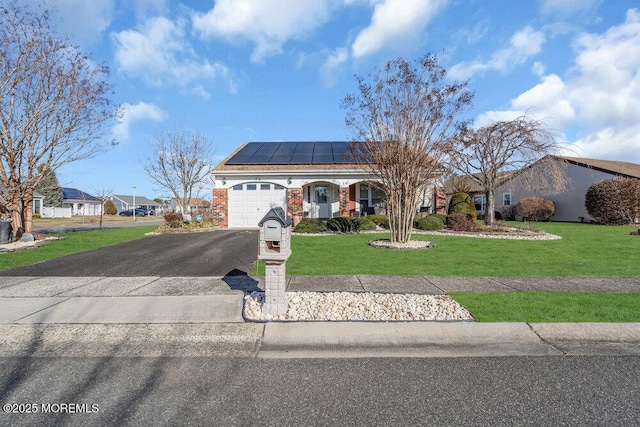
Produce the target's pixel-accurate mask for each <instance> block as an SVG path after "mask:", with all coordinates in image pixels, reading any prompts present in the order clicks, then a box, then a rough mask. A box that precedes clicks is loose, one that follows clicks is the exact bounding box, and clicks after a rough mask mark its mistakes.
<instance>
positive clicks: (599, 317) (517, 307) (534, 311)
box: [450, 292, 640, 323]
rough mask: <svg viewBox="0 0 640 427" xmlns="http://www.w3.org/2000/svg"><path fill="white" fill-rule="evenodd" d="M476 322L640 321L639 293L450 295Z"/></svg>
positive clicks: (462, 293) (487, 293)
mask: <svg viewBox="0 0 640 427" xmlns="http://www.w3.org/2000/svg"><path fill="white" fill-rule="evenodd" d="M450 295H451V297H452V298H453V299H454V300H456V301H457V302H459V303H460V304H461V305H462V306H463V307H465V308H466V309H467V310H469V312H471V314H472V315H473V317H474V318H475V319H476V320H477V321H478V322H532V323H536V322H537V323H545V322H640V293H637V292H636V293H598V292H452V293H451V294H450Z"/></svg>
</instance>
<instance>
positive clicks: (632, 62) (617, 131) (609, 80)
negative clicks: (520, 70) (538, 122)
mask: <svg viewBox="0 0 640 427" xmlns="http://www.w3.org/2000/svg"><path fill="white" fill-rule="evenodd" d="M638 46H640V13H639V12H638V11H637V10H635V9H630V10H629V11H628V12H627V16H626V20H625V22H624V23H622V24H621V25H619V26H613V27H611V28H609V29H608V30H607V31H606V32H604V33H602V34H583V35H580V36H579V37H577V39H576V40H575V44H574V47H575V49H576V53H577V54H576V58H575V60H574V66H573V67H572V69H571V70H570V72H569V77H568V78H566V79H565V80H564V81H563V80H562V79H561V78H560V77H559V76H557V75H555V74H551V75H547V76H544V77H542V79H541V82H540V83H539V84H538V85H536V86H534V87H533V88H531V89H529V90H527V91H526V92H524V93H522V94H521V95H519V96H518V97H516V98H515V99H513V100H512V101H511V110H507V111H489V112H486V113H484V114H482V115H480V116H479V117H478V118H477V119H476V123H482V124H486V123H487V122H488V121H490V120H499V119H496V118H497V117H510V116H517V115H519V114H521V113H522V112H530V113H531V115H534V116H535V117H537V118H550V119H551V120H552V123H553V124H554V125H555V126H556V127H564V129H563V130H564V131H565V133H566V132H568V131H569V130H568V129H569V126H571V130H572V131H575V132H576V134H575V135H568V136H567V140H568V142H569V143H570V147H569V151H568V153H573V154H574V155H575V154H576V153H577V154H579V155H582V156H585V157H594V158H603V159H612V160H616V159H617V160H624V161H631V162H636V163H640V121H639V120H638V117H640V48H639V47H638ZM500 120H501V119H500ZM576 129H577V131H576Z"/></svg>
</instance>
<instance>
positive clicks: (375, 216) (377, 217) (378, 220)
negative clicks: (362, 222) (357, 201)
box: [365, 214, 389, 225]
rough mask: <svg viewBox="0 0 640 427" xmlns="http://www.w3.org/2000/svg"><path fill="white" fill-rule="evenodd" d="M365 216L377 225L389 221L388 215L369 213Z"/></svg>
mask: <svg viewBox="0 0 640 427" xmlns="http://www.w3.org/2000/svg"><path fill="white" fill-rule="evenodd" d="M365 218H367V219H368V220H369V221H371V222H373V223H374V224H375V225H381V224H382V223H383V222H385V221H386V222H387V223H388V222H389V218H387V216H386V215H379V214H373V215H367V216H366V217H365Z"/></svg>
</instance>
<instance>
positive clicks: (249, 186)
mask: <svg viewBox="0 0 640 427" xmlns="http://www.w3.org/2000/svg"><path fill="white" fill-rule="evenodd" d="M257 188H258V186H257V185H256V184H247V190H257Z"/></svg>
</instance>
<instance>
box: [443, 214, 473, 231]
mask: <svg viewBox="0 0 640 427" xmlns="http://www.w3.org/2000/svg"><path fill="white" fill-rule="evenodd" d="M447 228H448V229H449V230H451V231H475V229H476V223H475V222H474V221H472V220H471V218H469V216H468V215H465V214H461V213H452V214H449V215H447Z"/></svg>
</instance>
